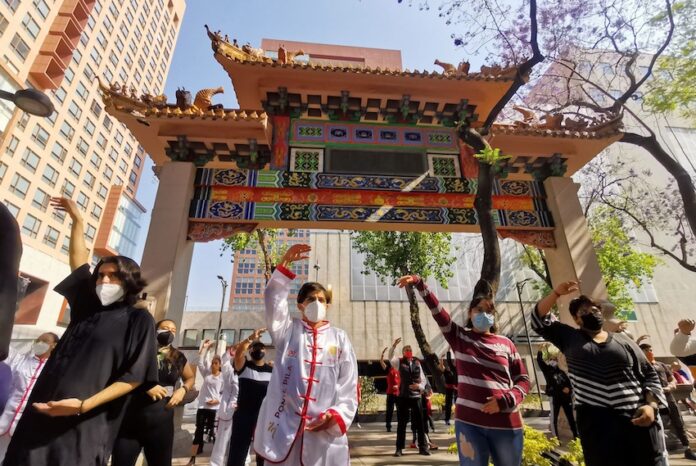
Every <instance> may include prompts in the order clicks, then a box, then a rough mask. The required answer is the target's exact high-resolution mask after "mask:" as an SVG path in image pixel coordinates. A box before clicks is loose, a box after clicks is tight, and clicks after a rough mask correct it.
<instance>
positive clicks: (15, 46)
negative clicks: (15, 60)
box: [10, 34, 29, 61]
mask: <svg viewBox="0 0 696 466" xmlns="http://www.w3.org/2000/svg"><path fill="white" fill-rule="evenodd" d="M10 47H11V48H12V50H14V53H15V55H17V56H18V57H19V58H21V59H22V61H24V60H26V59H27V55H29V46H28V45H27V43H26V42H24V40H23V39H22V38H21V37H20V36H19V34H15V35H14V37H13V38H12V42H10Z"/></svg>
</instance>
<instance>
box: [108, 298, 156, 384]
mask: <svg viewBox="0 0 696 466" xmlns="http://www.w3.org/2000/svg"><path fill="white" fill-rule="evenodd" d="M130 320H131V322H130V326H129V327H130V328H129V334H128V335H129V336H128V338H127V340H126V344H125V348H124V350H125V354H124V357H123V359H122V364H121V366H120V368H119V373H118V374H117V375H116V377H115V380H114V381H115V382H131V383H133V382H135V383H141V384H149V383H158V382H159V377H158V371H157V340H156V338H155V321H154V319H153V318H152V316H151V315H150V313H149V312H147V311H145V310H142V309H137V310H133V311H132V314H131V316H130Z"/></svg>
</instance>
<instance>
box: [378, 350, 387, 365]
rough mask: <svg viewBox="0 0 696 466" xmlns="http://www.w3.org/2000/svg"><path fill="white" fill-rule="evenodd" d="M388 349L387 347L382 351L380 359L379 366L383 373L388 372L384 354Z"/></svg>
mask: <svg viewBox="0 0 696 466" xmlns="http://www.w3.org/2000/svg"><path fill="white" fill-rule="evenodd" d="M387 349H388V348H387V347H386V346H385V347H384V349H383V350H382V355H381V356H380V357H379V365H380V366H381V367H382V370H383V371H386V370H387V363H386V362H384V353H386V352H387Z"/></svg>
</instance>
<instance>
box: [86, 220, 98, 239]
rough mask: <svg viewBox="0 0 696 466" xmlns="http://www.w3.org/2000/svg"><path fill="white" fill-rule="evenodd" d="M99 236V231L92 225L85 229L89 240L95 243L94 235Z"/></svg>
mask: <svg viewBox="0 0 696 466" xmlns="http://www.w3.org/2000/svg"><path fill="white" fill-rule="evenodd" d="M96 234H97V229H96V228H94V227H93V226H92V225H89V224H88V225H87V228H86V229H85V236H87V238H89V239H90V240H92V241H94V235H96Z"/></svg>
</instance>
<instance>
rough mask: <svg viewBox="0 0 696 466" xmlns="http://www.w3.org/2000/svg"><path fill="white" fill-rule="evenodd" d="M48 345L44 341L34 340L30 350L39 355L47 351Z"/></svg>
mask: <svg viewBox="0 0 696 466" xmlns="http://www.w3.org/2000/svg"><path fill="white" fill-rule="evenodd" d="M50 347H51V345H49V344H48V343H46V342H45V341H35V342H34V344H33V345H31V352H32V353H34V354H35V355H37V356H40V355H42V354H44V353H45V352H46V351H48V350H49V348H50Z"/></svg>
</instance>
